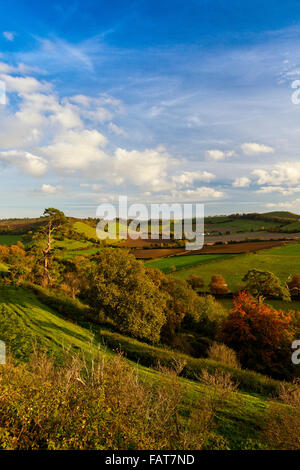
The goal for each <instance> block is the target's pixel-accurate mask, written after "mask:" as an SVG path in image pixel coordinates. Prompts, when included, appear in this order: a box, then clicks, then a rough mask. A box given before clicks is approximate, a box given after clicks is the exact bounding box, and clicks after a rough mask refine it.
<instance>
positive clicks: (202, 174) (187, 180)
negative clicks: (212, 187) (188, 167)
mask: <svg viewBox="0 0 300 470" xmlns="http://www.w3.org/2000/svg"><path fill="white" fill-rule="evenodd" d="M215 178H216V176H215V175H214V174H212V173H209V172H207V171H193V172H192V171H184V172H183V173H181V174H179V175H175V176H173V177H172V181H173V182H174V183H175V184H177V185H178V186H191V185H193V184H194V183H195V181H204V182H205V183H210V182H211V181H212V180H214V179H215Z"/></svg>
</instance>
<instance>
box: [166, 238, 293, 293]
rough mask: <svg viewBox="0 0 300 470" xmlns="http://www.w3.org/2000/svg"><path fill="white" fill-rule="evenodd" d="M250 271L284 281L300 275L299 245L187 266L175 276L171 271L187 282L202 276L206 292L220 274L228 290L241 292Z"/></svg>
mask: <svg viewBox="0 0 300 470" xmlns="http://www.w3.org/2000/svg"><path fill="white" fill-rule="evenodd" d="M250 269H259V270H262V271H271V272H273V273H274V274H275V275H276V276H278V277H279V278H280V280H281V281H282V282H285V281H286V280H287V279H288V277H289V276H291V275H292V274H297V273H300V244H291V245H287V246H281V247H276V248H272V249H269V250H262V251H259V252H257V253H246V254H241V255H238V256H234V257H233V258H230V259H228V258H226V259H222V260H219V261H215V262H213V263H205V264H203V265H198V266H193V267H189V268H187V269H184V270H181V271H179V272H178V273H177V272H174V273H173V276H174V277H178V278H181V279H187V278H188V277H189V276H190V275H191V274H198V275H200V276H202V277H203V279H204V282H205V285H206V286H205V288H204V290H207V285H208V284H209V282H210V279H211V277H212V276H213V275H214V274H221V275H222V276H224V277H225V279H226V281H227V283H228V288H229V290H230V291H231V292H238V291H239V290H241V289H243V286H244V283H243V282H242V278H243V277H244V276H245V274H246V273H247V272H248V271H249V270H250Z"/></svg>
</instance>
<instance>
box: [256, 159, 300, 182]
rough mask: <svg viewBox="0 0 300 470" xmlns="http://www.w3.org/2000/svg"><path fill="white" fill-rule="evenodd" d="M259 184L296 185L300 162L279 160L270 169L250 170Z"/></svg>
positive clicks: (299, 179) (299, 180) (299, 176)
mask: <svg viewBox="0 0 300 470" xmlns="http://www.w3.org/2000/svg"><path fill="white" fill-rule="evenodd" d="M252 174H253V175H254V176H256V177H257V184H259V185H265V184H267V185H273V186H277V185H288V186H290V185H291V186H292V185H296V184H298V183H299V182H300V162H281V163H277V164H275V165H274V167H273V169H271V170H261V169H257V170H254V171H253V172H252Z"/></svg>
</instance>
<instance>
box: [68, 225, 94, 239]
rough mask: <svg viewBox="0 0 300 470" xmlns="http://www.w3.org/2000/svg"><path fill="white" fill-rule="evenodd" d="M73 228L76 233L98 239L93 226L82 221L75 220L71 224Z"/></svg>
mask: <svg viewBox="0 0 300 470" xmlns="http://www.w3.org/2000/svg"><path fill="white" fill-rule="evenodd" d="M73 230H75V232H78V233H82V234H83V235H85V236H86V237H87V238H92V239H94V240H99V239H98V237H97V234H96V229H95V227H92V226H91V225H88V224H85V223H84V222H75V223H74V225H73Z"/></svg>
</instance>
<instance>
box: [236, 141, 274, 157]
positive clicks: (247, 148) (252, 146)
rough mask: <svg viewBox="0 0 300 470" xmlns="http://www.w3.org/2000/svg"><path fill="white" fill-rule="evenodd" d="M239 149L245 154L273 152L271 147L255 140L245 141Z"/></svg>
mask: <svg viewBox="0 0 300 470" xmlns="http://www.w3.org/2000/svg"><path fill="white" fill-rule="evenodd" d="M241 149H242V151H243V153H244V154H245V155H260V154H262V153H273V152H274V149H273V147H270V146H268V145H264V144H257V143H255V142H247V143H245V144H242V145H241Z"/></svg>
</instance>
